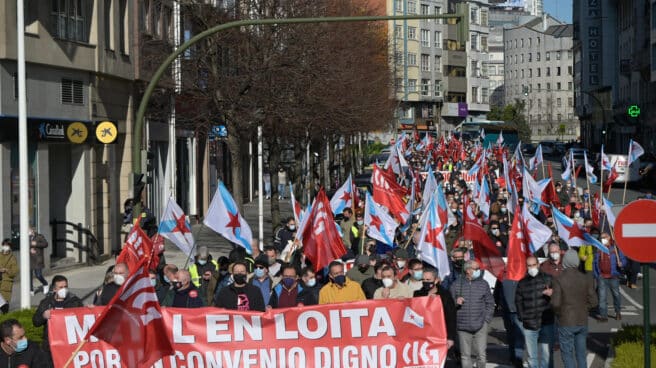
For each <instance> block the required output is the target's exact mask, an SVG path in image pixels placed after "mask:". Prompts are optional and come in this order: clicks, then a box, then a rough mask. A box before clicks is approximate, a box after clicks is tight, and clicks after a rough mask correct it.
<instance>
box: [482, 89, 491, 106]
mask: <svg viewBox="0 0 656 368" xmlns="http://www.w3.org/2000/svg"><path fill="white" fill-rule="evenodd" d="M489 94H490V93H489V90H488V89H487V88H481V102H482V103H484V104H486V103H489V98H490V96H489Z"/></svg>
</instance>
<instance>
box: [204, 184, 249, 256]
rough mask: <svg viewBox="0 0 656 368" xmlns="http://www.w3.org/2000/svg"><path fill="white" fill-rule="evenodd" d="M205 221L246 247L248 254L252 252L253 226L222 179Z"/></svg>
mask: <svg viewBox="0 0 656 368" xmlns="http://www.w3.org/2000/svg"><path fill="white" fill-rule="evenodd" d="M203 223H204V224H205V226H207V227H209V228H210V229H212V230H214V231H216V232H217V233H219V234H221V235H222V236H223V237H224V238H226V239H228V240H229V241H231V242H233V243H235V244H237V245H239V246H241V247H243V248H245V249H246V252H248V254H251V253H252V251H253V249H252V248H251V241H252V240H253V233H252V232H251V227H250V226H248V223H247V222H246V220H244V218H243V217H242V216H241V215H240V214H239V210H238V209H237V204H236V203H235V200H234V199H233V198H232V195H230V192H228V188H226V187H225V185H224V184H223V182H222V181H219V185H218V187H217V188H216V193H215V194H214V198H212V203H210V208H209V209H208V210H207V214H206V215H205V220H204V221H203Z"/></svg>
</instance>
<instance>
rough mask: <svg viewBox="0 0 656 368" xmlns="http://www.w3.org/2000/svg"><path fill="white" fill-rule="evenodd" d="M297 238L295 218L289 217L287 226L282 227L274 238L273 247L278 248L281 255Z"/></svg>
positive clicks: (286, 222)
mask: <svg viewBox="0 0 656 368" xmlns="http://www.w3.org/2000/svg"><path fill="white" fill-rule="evenodd" d="M295 236H296V220H294V217H293V216H290V217H287V220H286V221H285V226H282V227H280V229H278V231H276V235H275V236H274V238H273V246H274V247H276V249H277V250H278V252H279V253H282V251H283V250H284V249H285V247H286V246H287V243H288V242H289V241H290V240H291V241H292V242H293V241H294V237H295Z"/></svg>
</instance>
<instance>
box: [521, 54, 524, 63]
mask: <svg viewBox="0 0 656 368" xmlns="http://www.w3.org/2000/svg"><path fill="white" fill-rule="evenodd" d="M521 60H522V61H521V62H522V64H523V63H524V54H522V55H521Z"/></svg>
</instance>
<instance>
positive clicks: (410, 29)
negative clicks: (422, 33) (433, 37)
mask: <svg viewBox="0 0 656 368" xmlns="http://www.w3.org/2000/svg"><path fill="white" fill-rule="evenodd" d="M416 38H417V28H415V27H408V39H409V40H414V39H416Z"/></svg>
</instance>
